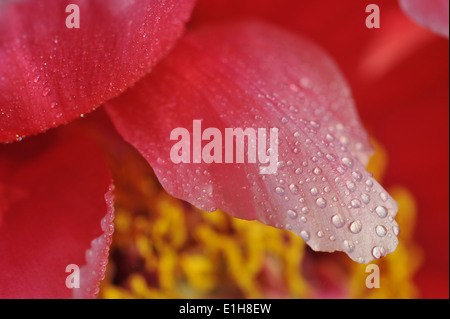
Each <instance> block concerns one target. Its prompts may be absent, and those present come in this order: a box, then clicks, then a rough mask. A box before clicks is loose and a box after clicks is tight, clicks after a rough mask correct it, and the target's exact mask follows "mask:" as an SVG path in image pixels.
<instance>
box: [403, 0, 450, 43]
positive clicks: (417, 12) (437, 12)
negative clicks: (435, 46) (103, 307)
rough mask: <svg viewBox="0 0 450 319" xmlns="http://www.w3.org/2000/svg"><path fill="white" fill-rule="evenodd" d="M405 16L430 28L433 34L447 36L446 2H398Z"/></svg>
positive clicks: (447, 3) (447, 6)
mask: <svg viewBox="0 0 450 319" xmlns="http://www.w3.org/2000/svg"><path fill="white" fill-rule="evenodd" d="M399 1H400V6H401V7H402V9H403V10H404V11H405V13H406V14H407V15H409V16H410V17H411V19H413V20H414V21H416V22H417V23H418V24H420V25H423V26H425V27H428V28H430V29H431V30H432V31H433V32H436V33H437V34H440V35H442V36H445V37H447V38H448V36H449V31H448V27H449V11H448V10H449V1H448V0H399Z"/></svg>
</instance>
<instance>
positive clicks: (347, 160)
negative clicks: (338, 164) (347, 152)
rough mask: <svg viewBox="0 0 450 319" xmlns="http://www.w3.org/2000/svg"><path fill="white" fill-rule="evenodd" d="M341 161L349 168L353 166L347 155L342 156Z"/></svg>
mask: <svg viewBox="0 0 450 319" xmlns="http://www.w3.org/2000/svg"><path fill="white" fill-rule="evenodd" d="M342 163H343V164H344V165H345V166H347V167H350V168H352V167H353V162H352V160H351V159H349V158H348V157H343V158H342Z"/></svg>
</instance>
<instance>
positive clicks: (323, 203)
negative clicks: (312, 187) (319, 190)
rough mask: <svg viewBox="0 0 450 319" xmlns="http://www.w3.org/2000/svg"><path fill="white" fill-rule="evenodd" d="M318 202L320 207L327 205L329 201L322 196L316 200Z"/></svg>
mask: <svg viewBox="0 0 450 319" xmlns="http://www.w3.org/2000/svg"><path fill="white" fill-rule="evenodd" d="M316 204H317V206H319V207H320V208H325V206H327V201H326V200H325V199H323V198H322V197H319V198H318V199H317V200H316Z"/></svg>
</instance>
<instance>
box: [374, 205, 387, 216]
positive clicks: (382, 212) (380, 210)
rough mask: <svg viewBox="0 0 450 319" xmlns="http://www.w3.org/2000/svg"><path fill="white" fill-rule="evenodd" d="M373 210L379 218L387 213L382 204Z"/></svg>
mask: <svg viewBox="0 0 450 319" xmlns="http://www.w3.org/2000/svg"><path fill="white" fill-rule="evenodd" d="M375 212H376V213H377V215H378V216H380V217H381V218H385V217H386V216H387V213H388V212H387V209H386V207H384V206H377V207H376V208H375Z"/></svg>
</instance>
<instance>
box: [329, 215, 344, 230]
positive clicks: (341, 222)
mask: <svg viewBox="0 0 450 319" xmlns="http://www.w3.org/2000/svg"><path fill="white" fill-rule="evenodd" d="M331 222H332V223H333V225H334V226H335V227H336V228H341V227H342V226H344V220H343V219H342V217H341V215H334V216H333V217H331Z"/></svg>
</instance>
